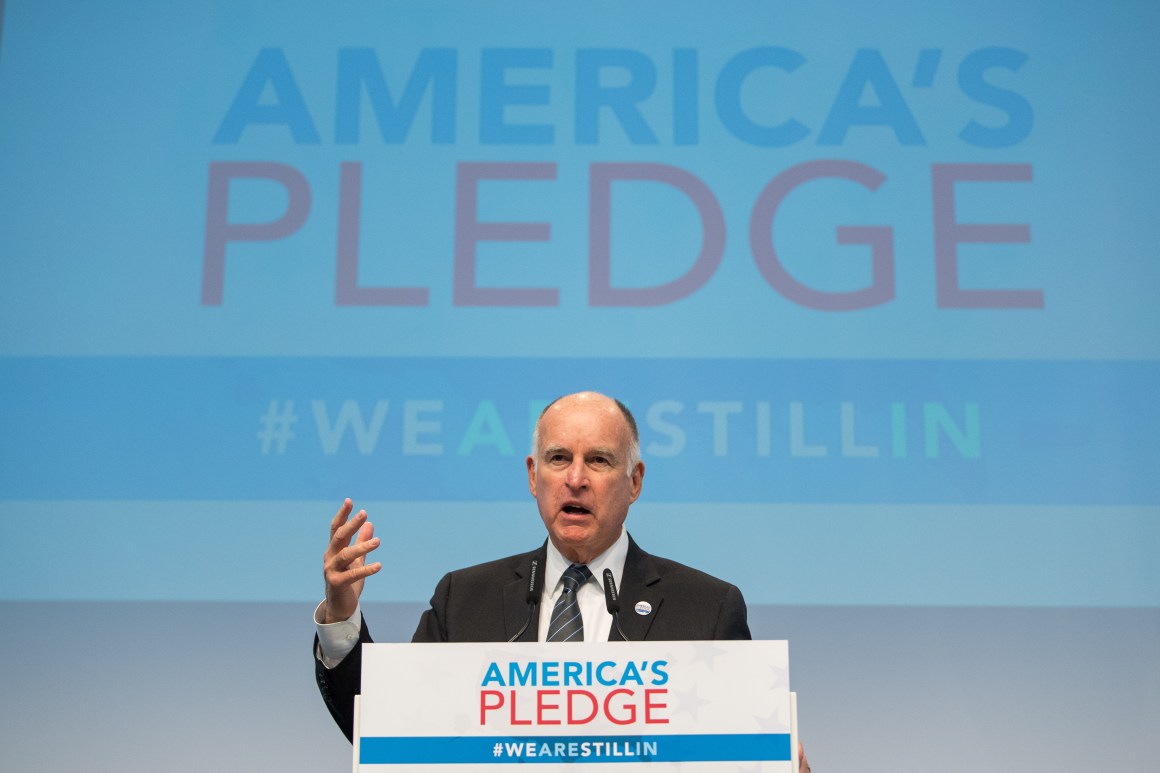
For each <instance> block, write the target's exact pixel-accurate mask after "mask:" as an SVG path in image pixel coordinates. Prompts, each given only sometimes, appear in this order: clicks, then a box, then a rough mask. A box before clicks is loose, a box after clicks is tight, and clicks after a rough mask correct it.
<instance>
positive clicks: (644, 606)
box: [635, 601, 652, 615]
mask: <svg viewBox="0 0 1160 773" xmlns="http://www.w3.org/2000/svg"><path fill="white" fill-rule="evenodd" d="M635 609H636V613H637V614H638V615H647V614H648V613H649V612H652V604H650V603H648V602H647V601H638V602H636V607H635Z"/></svg>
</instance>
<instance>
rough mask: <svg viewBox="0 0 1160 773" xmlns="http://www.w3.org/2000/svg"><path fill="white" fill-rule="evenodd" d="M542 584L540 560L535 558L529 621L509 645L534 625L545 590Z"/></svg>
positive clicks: (531, 572)
mask: <svg viewBox="0 0 1160 773" xmlns="http://www.w3.org/2000/svg"><path fill="white" fill-rule="evenodd" d="M540 583H541V579H540V559H538V558H533V559H532V564H531V566H530V567H529V570H528V596H527V599H528V619H527V620H525V621H524V627H523V628H521V629H520V630H518V631H516V635H515V636H513V637H511V638H510V639H508V643H509V644H510V643H511V642H514V641H515V640H516V639H518V638H520V637H521V636H523V635H524V631H526V630H528V626H529V625H531V624H532V619H533V617H534V615H535V614H536V611H537V610H538V609H539V607H540V593H541V592H542V590H543V589H542V588H541V587H540Z"/></svg>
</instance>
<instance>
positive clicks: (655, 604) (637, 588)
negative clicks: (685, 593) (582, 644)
mask: <svg viewBox="0 0 1160 773" xmlns="http://www.w3.org/2000/svg"><path fill="white" fill-rule="evenodd" d="M660 579H661V576H660V573H659V572H657V570H656V567H655V566H654V565H653V561H652V558H651V557H650V556H649V554H648V553H645V552H644V551H643V550H641V549H640V548H639V547H638V546H637V544H636V542H634V541H633V539H632V537H631V536H629V538H628V555H627V556H625V559H624V573H623V574H622V575H621V579H620V627H621V629H622V630H623V631H624V635H625V636H627V637H628V640H629V641H643V640H644V639H647V638H648V632H649V629H650V628H652V624H653V621H654V620H655V619H656V617H657V615H658V614H660V611H661V602H662V601H663V600H664V594H663V593H662V592H661V589H660V585H659V580H660ZM641 602H643V604H642V603H641ZM646 604H647V607H646V606H645V605H646ZM638 606H639V607H640V608H641V609H647V610H648V611H647V613H646V614H643V615H642V614H640V613H639V612H638V611H637V608H638ZM608 639H609V641H617V640H619V639H620V634H619V633H617V631H616V626H615V624H613V630H612V632H611V634H610V635H609V637H608Z"/></svg>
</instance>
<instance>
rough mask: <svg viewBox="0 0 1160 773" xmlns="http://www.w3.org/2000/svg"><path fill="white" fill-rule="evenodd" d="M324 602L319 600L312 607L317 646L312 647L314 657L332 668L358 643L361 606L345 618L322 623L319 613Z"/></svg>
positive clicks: (360, 625)
mask: <svg viewBox="0 0 1160 773" xmlns="http://www.w3.org/2000/svg"><path fill="white" fill-rule="evenodd" d="M325 603H326V602H325V601H320V602H319V603H318V606H317V607H315V608H314V625H315V626H316V627H317V628H318V646H317V647H315V648H314V657H316V658H318V660H319V662H320V663H322V665H323V666H325V667H326V668H334V667H335V666H337V665H338V664H339V663H341V662H342V661H343V658H345V657H346V656H347V655H349V654H350V653H351V650H353V649H354V648H355V645H357V644H358V631H359V628H360V627H362V607H359V606H356V607H355V608H354V614H353V615H351V616H350V617H349V618H347V619H346V620H341V621H339V622H337V623H324V622H322V618H321V617H320V615H321V613H322V605H323V604H325Z"/></svg>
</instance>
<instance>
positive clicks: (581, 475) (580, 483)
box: [565, 459, 588, 489]
mask: <svg viewBox="0 0 1160 773" xmlns="http://www.w3.org/2000/svg"><path fill="white" fill-rule="evenodd" d="M565 482H566V483H567V484H568V488H574V489H577V488H584V487H585V486H587V485H588V470H587V468H586V467H585V466H584V460H582V459H576V460H573V462H572V464H570V465H568V473H567V475H566V476H565Z"/></svg>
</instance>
